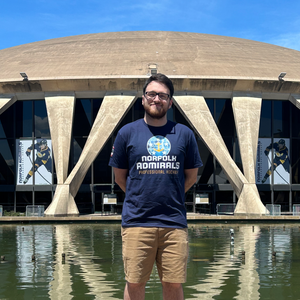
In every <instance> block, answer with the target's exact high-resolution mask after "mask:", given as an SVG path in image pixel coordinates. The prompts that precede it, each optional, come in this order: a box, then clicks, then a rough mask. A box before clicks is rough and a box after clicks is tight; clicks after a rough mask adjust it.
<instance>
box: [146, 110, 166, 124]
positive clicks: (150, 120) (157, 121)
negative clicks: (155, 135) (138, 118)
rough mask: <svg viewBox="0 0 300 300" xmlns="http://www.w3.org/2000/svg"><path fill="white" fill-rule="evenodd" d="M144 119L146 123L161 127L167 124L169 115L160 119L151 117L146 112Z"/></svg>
mask: <svg viewBox="0 0 300 300" xmlns="http://www.w3.org/2000/svg"><path fill="white" fill-rule="evenodd" d="M144 121H145V123H146V124H148V125H150V126H154V127H161V126H164V125H166V124H167V122H168V120H167V115H165V116H164V117H162V118H160V119H155V118H151V117H150V116H149V115H148V114H146V113H145V116H144Z"/></svg>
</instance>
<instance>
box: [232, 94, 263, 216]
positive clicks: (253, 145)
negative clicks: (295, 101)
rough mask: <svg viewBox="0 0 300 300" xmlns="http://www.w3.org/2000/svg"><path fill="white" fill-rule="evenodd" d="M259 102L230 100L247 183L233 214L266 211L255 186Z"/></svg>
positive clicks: (243, 98) (234, 98)
mask: <svg viewBox="0 0 300 300" xmlns="http://www.w3.org/2000/svg"><path fill="white" fill-rule="evenodd" d="M261 102H262V99H261V98H259V97H246V96H242V95H234V96H233V99H232V108H233V114H234V120H235V126H236V130H237V134H238V140H239V145H240V153H241V158H242V163H243V170H244V175H245V177H246V179H247V181H248V182H249V184H244V187H243V192H242V195H241V196H240V197H239V201H238V203H237V206H236V209H235V214H238V213H253V211H256V210H260V211H261V214H265V211H266V210H265V207H264V205H263V204H262V202H261V200H260V197H259V194H258V191H257V188H256V185H255V166H256V154H257V142H258V133H259V123H260V112H261Z"/></svg>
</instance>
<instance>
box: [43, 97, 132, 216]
mask: <svg viewBox="0 0 300 300" xmlns="http://www.w3.org/2000/svg"><path fill="white" fill-rule="evenodd" d="M135 99H136V95H132V94H131V95H120V94H113V95H107V96H105V97H104V99H103V102H102V105H101V107H100V109H99V112H98V114H97V117H96V120H95V122H94V124H93V127H92V129H91V132H90V134H89V136H88V139H87V141H86V144H85V146H84V148H83V150H82V153H81V155H80V157H79V160H78V162H77V164H76V165H75V167H74V169H73V170H72V172H71V173H70V175H69V176H68V178H67V180H66V181H65V182H64V184H61V185H58V186H57V188H56V192H55V195H54V199H53V201H52V203H51V204H50V206H49V207H48V208H47V210H46V211H45V215H55V216H62V215H71V214H73V213H72V212H70V211H69V210H67V206H66V205H62V204H61V203H73V201H74V197H75V196H76V194H77V192H78V189H79V187H80V185H81V183H82V181H83V179H84V177H85V175H86V173H87V171H88V169H89V167H90V165H91V164H92V162H93V161H94V160H95V158H96V157H97V155H98V153H99V152H100V151H101V149H102V148H103V147H104V145H105V143H106V141H107V140H108V139H109V137H110V136H111V134H112V133H113V131H114V130H115V128H116V127H117V125H118V124H119V122H120V121H121V120H122V118H123V116H124V115H125V114H126V112H127V111H128V110H129V109H130V107H131V105H132V104H133V103H134V101H135ZM75 206H76V205H75ZM76 209H77V208H76ZM77 212H78V210H77ZM77 214H79V213H77Z"/></svg>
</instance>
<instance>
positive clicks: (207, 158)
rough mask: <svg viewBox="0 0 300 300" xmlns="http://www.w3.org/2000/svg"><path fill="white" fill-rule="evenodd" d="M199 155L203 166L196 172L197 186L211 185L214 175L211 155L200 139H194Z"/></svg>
mask: <svg viewBox="0 0 300 300" xmlns="http://www.w3.org/2000/svg"><path fill="white" fill-rule="evenodd" d="M196 140H197V144H198V148H199V153H200V156H201V159H202V162H203V166H202V167H201V168H199V171H198V176H199V180H198V184H206V183H207V184H213V183H214V181H213V173H214V163H213V155H212V154H211V152H210V151H209V149H208V148H207V147H206V145H205V144H204V142H203V141H202V140H201V139H200V137H198V136H197V137H196Z"/></svg>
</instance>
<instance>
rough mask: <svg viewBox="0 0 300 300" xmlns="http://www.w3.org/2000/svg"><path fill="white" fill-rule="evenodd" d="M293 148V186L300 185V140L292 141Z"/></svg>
mask: <svg viewBox="0 0 300 300" xmlns="http://www.w3.org/2000/svg"><path fill="white" fill-rule="evenodd" d="M291 146H292V148H291V153H290V158H291V166H292V184H293V183H297V184H299V183H300V140H298V139H292V145H291Z"/></svg>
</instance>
